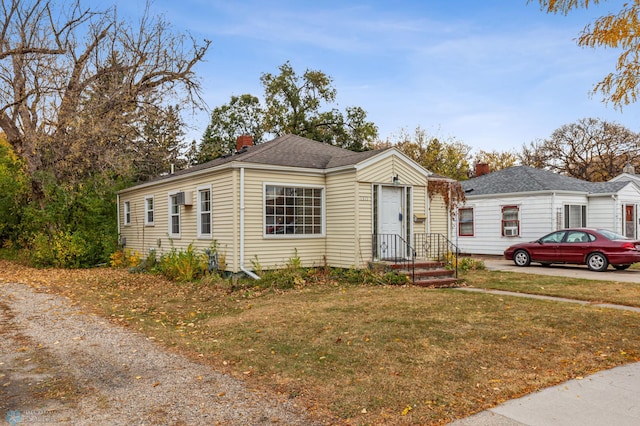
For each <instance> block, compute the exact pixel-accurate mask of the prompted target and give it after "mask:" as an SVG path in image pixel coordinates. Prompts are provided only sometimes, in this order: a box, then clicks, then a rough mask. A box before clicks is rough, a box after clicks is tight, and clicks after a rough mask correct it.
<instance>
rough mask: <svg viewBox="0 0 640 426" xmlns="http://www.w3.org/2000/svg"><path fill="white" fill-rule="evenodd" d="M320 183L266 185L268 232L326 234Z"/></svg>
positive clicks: (266, 228) (265, 219) (274, 233)
mask: <svg viewBox="0 0 640 426" xmlns="http://www.w3.org/2000/svg"><path fill="white" fill-rule="evenodd" d="M323 197H324V189H323V188H320V187H304V186H281V185H265V187H264V233H265V235H315V236H320V235H323V233H324V230H323V214H324V212H323Z"/></svg>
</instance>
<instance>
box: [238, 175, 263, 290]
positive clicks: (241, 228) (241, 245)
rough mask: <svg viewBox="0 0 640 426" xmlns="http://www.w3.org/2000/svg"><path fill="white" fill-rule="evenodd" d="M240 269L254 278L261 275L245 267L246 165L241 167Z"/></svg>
mask: <svg viewBox="0 0 640 426" xmlns="http://www.w3.org/2000/svg"><path fill="white" fill-rule="evenodd" d="M240 270H241V271H242V272H244V273H245V274H247V275H248V276H249V277H251V278H253V279H254V280H259V279H260V277H259V276H257V275H256V274H254V273H253V271H250V270H248V269H247V268H245V267H244V167H241V168H240Z"/></svg>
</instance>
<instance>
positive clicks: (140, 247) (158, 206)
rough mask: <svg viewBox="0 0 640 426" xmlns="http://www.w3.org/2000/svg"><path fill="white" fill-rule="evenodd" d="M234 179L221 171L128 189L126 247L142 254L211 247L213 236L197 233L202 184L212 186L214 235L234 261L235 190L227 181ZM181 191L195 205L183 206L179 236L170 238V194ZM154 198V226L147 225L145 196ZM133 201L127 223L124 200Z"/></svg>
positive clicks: (124, 197)
mask: <svg viewBox="0 0 640 426" xmlns="http://www.w3.org/2000/svg"><path fill="white" fill-rule="evenodd" d="M227 182H231V172H228V171H227V172H226V173H222V174H210V175H200V176H198V177H197V178H196V179H191V180H181V181H179V182H174V183H171V182H169V183H166V184H163V183H159V184H158V185H156V186H151V187H146V188H141V189H140V190H137V191H136V190H134V191H129V192H127V193H125V194H122V195H121V196H120V217H119V220H120V233H121V236H122V237H124V238H126V243H127V244H126V247H127V248H129V249H132V250H136V251H138V252H140V253H144V254H146V253H148V252H149V250H150V249H151V248H154V249H155V250H156V252H157V253H158V254H163V253H166V252H168V251H169V250H171V248H172V247H175V248H176V249H178V250H184V249H186V248H187V247H188V246H189V244H193V246H194V248H196V249H197V250H204V249H206V248H208V247H209V246H211V244H212V242H213V241H212V239H211V238H209V239H202V238H198V235H197V214H198V206H197V194H196V188H198V187H199V186H205V185H211V189H212V224H213V238H214V239H216V240H218V244H219V246H220V247H225V248H226V250H227V251H228V253H227V256H228V258H227V262H230V261H231V262H233V259H234V257H235V255H234V245H233V241H234V240H233V235H232V234H231V233H229V232H228V231H226V230H228V229H232V228H233V224H232V222H229V220H230V219H233V216H232V215H231V214H229V208H230V207H232V206H233V191H232V188H231V187H230V186H229V185H228V184H227ZM179 191H184V192H191V193H192V195H193V205H191V206H180V228H181V229H180V231H181V232H180V236H179V237H176V238H169V237H168V233H169V194H170V193H175V192H179ZM148 196H153V197H154V225H153V226H145V225H144V215H145V198H146V197H148ZM126 201H129V202H130V203H131V225H130V226H125V225H124V223H123V222H124V207H123V206H124V203H125V202H126Z"/></svg>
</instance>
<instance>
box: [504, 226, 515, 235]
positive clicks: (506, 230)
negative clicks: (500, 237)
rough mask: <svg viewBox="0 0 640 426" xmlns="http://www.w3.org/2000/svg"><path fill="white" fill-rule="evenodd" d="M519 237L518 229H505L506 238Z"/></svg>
mask: <svg viewBox="0 0 640 426" xmlns="http://www.w3.org/2000/svg"><path fill="white" fill-rule="evenodd" d="M517 235H518V228H515V227H509V228H504V236H505V237H515V236H517Z"/></svg>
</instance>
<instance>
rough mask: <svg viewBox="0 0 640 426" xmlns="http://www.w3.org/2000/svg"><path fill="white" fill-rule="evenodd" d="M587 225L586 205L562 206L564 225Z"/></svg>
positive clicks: (573, 226)
mask: <svg viewBox="0 0 640 426" xmlns="http://www.w3.org/2000/svg"><path fill="white" fill-rule="evenodd" d="M585 226H587V206H583V205H569V204H567V205H565V206H564V227H565V228H584V227H585Z"/></svg>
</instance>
